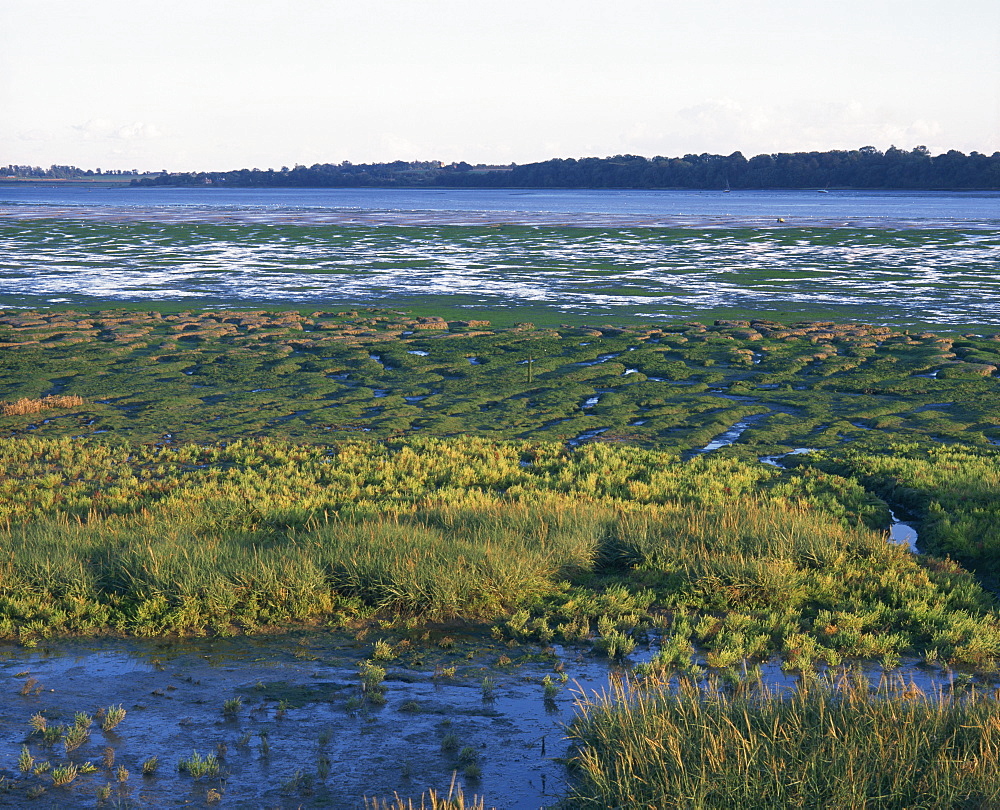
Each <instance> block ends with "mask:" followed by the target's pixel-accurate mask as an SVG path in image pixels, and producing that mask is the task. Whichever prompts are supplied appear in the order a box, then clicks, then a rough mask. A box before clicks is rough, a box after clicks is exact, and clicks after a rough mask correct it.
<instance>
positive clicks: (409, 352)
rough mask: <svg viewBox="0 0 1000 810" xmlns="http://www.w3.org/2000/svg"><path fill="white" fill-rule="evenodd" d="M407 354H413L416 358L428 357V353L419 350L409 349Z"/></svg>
mask: <svg viewBox="0 0 1000 810" xmlns="http://www.w3.org/2000/svg"><path fill="white" fill-rule="evenodd" d="M407 354H415V355H417V356H418V357H427V355H429V354H430V352H425V351H422V350H420V349H411V350H410V351H408V352H407Z"/></svg>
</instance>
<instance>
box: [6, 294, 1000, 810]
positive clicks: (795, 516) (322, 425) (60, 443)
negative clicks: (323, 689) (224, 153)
mask: <svg viewBox="0 0 1000 810" xmlns="http://www.w3.org/2000/svg"><path fill="white" fill-rule="evenodd" d="M0 350H2V353H0V372H2V373H0V397H3V400H4V403H5V404H4V405H3V406H2V407H0V435H2V436H3V438H0V544H2V547H3V549H4V555H3V559H2V561H0V638H4V639H11V640H19V641H21V642H23V643H24V644H27V645H33V644H36V643H37V642H38V640H39V639H41V638H45V637H49V636H52V635H55V634H61V633H65V634H108V633H115V634H133V635H141V636H155V635H162V634H170V633H176V634H220V635H231V634H237V633H253V632H259V631H262V630H265V629H273V628H285V627H289V626H298V627H302V626H315V627H326V628H334V629H340V628H350V629H352V630H353V631H355V632H356V634H357V636H358V638H359V639H360V638H361V637H363V635H364V633H366V632H367V631H368V630H369V629H370V628H371V627H372V626H375V625H376V623H377V626H378V628H379V632H380V633H381V632H382V631H386V632H387V633H388V634H389V635H393V634H394V633H396V632H398V631H403V633H404V635H405V634H406V633H408V632H410V631H413V630H415V629H417V628H418V627H419V626H420V625H421V624H422V623H427V622H446V623H465V624H472V625H476V626H479V627H481V628H483V629H488V630H489V631H490V632H491V633H492V635H493V637H494V638H495V639H496V640H497V641H498V642H509V643H512V644H513V643H514V642H516V641H528V640H531V641H539V642H542V643H543V644H548V643H549V642H554V641H559V642H565V643H576V644H581V645H590V647H591V648H592V649H593V650H594V652H596V653H597V654H600V655H605V656H608V657H609V658H614V659H622V658H625V657H626V656H628V655H629V654H630V653H631V652H632V651H633V650H634V649H635V648H636V646H637V645H638V644H640V643H642V642H645V641H648V640H649V639H651V638H655V639H657V640H658V642H659V651H658V652H657V654H656V655H655V657H654V658H653V659H652V660H651V661H649V662H647V663H645V664H643V665H641V667H637V670H639V672H640V673H641V674H642V675H643V676H645V678H646V684H645V685H644V686H642V687H635V688H633V687H629V689H630V690H631V691H628V692H625V691H619V692H617V693H614V694H612V695H609V696H608V698H607V700H605V701H591V702H588V703H585V704H584V705H583V706H582V707H581V711H582V715H581V718H580V720H579V721H578V722H577V724H576V726H575V731H574V734H576V736H577V739H578V741H579V743H580V750H579V754H578V756H577V757H576V763H577V765H578V767H579V770H578V773H579V775H580V782H579V783H578V787H577V791H576V797H575V798H574V799H572V800H571V801H570V803H569V804H570V806H581V807H590V806H593V807H598V806H600V807H605V806H650V807H671V806H688V805H690V806H705V807H716V806H717V807H726V806H740V807H757V806H759V807H765V806H767V807H772V806H787V805H794V806H849V807H850V806H854V807H860V806H866V805H870V806H885V807H913V806H921V807H951V806H989V805H991V804H994V803H996V801H997V798H998V797H997V796H996V790H995V788H994V787H993V786H992V785H991V782H990V779H989V775H988V766H987V764H986V763H991V762H993V761H995V758H996V753H997V752H996V742H997V741H996V733H997V729H1000V722H998V721H997V719H996V718H997V716H998V713H997V711H996V705H995V702H994V701H993V700H992V699H989V698H985V697H983V696H981V695H969V696H952V695H936V696H925V695H922V694H920V693H918V692H916V691H915V690H913V689H908V690H895V691H894V690H892V689H890V688H889V687H885V688H883V689H882V690H881V691H878V692H875V693H872V692H871V691H870V690H869V689H868V686H867V685H863V684H861V683H860V682H855V681H850V680H849V681H845V682H838V683H836V684H833V683H827V684H824V683H822V682H820V683H817V682H814V681H808V686H807V688H803V689H802V690H800V691H799V692H798V693H796V694H793V695H782V696H778V695H775V694H772V693H770V692H768V691H767V690H766V689H763V688H762V687H756V686H749V685H747V684H746V683H744V684H742V685H739V686H735V687H732V690H731V691H727V690H726V689H721V688H720V689H718V690H715V689H711V690H707V691H706V690H705V689H704V688H696V687H694V686H692V685H691V683H694V682H695V680H696V679H698V678H699V677H700V676H702V675H703V674H704V667H703V666H702V665H705V666H707V668H708V669H709V670H711V671H713V672H717V673H720V674H721V675H722V676H723V677H724V678H725V680H726V682H727V683H733V682H735V681H736V680H737V678H736V674H735V673H736V672H737V671H738V670H739V669H741V668H742V667H743V666H744V665H745V664H746V663H747V662H748V661H749V662H750V663H751V665H752V664H753V662H755V661H763V660H765V659H768V658H770V657H771V656H775V655H777V656H780V659H781V661H782V665H783V666H784V667H785V668H786V669H788V670H799V671H802V672H803V673H806V674H809V673H811V672H812V671H813V670H814V669H820V670H822V669H824V668H825V667H828V666H830V667H832V666H834V665H838V664H840V663H842V662H843V661H845V660H848V659H854V658H862V659H869V660H871V659H874V660H876V661H878V662H879V663H881V664H882V665H884V666H886V667H888V668H891V667H893V666H895V665H896V664H897V663H898V662H899V661H900V657H901V656H904V655H906V656H908V655H914V656H919V657H921V658H922V659H923V660H924V662H926V663H928V664H932V665H958V666H965V667H970V668H975V669H977V670H978V671H979V672H980V673H981V674H986V673H993V672H996V671H997V669H998V665H1000V617H998V614H997V611H996V602H995V600H994V598H993V596H992V595H990V594H989V593H988V592H987V591H985V590H984V589H983V587H982V586H981V584H980V583H979V582H978V581H977V580H976V578H975V577H974V576H973V575H972V574H970V573H968V572H967V571H966V570H964V569H963V568H962V567H961V565H960V564H959V562H960V563H962V564H968V565H969V566H971V567H974V569H975V570H976V571H977V572H978V573H986V574H990V575H992V576H996V575H997V574H998V573H1000V563H998V562H997V560H998V559H1000V534H998V533H997V528H996V526H997V524H998V522H1000V520H998V519H1000V514H998V512H997V510H998V507H997V503H1000V498H998V497H997V495H998V489H1000V450H998V449H996V448H995V447H993V446H992V442H993V441H994V440H996V439H997V438H1000V427H998V425H1000V406H998V405H997V402H998V400H997V398H996V388H997V380H996V378H995V376H994V375H995V373H996V370H997V368H998V367H1000V341H998V340H997V339H996V338H995V337H988V336H987V337H981V336H965V337H962V338H954V337H941V336H938V335H934V334H930V333H907V332H905V331H902V330H893V329H890V328H887V327H870V326H863V325H837V324H833V323H828V322H823V323H799V324H781V323H777V322H773V321H765V320H745V321H736V320H734V321H719V322H716V323H715V324H714V325H711V326H709V325H705V324H701V323H695V322H690V323H684V324H660V325H655V326H654V325H646V326H642V327H611V326H597V327H579V326H573V327H570V326H564V327H560V328H558V329H536V328H534V327H533V326H532V325H530V324H521V325H520V326H518V327H516V328H511V329H495V328H492V327H491V326H490V324H489V323H488V322H485V321H454V322H450V323H449V322H446V321H444V320H443V319H440V318H433V317H423V318H416V317H410V316H407V315H404V314H402V313H399V312H394V311H388V310H374V309H372V310H365V311H349V312H341V313H327V312H316V313H312V314H310V315H302V314H299V313H294V312H282V313H278V312H264V311H258V312H246V311H216V312H202V313H196V312H186V313H181V314H177V315H163V314H160V313H129V312H125V311H116V312H114V311H108V312H98V313H48V314H45V313H29V312H19V313H9V312H8V313H0ZM737 425H738V426H741V427H743V426H745V427H746V429H745V431H744V432H742V433H741V434H740V435H739V437H738V439H737V438H736V437H735V436H734V437H733V438H734V440H736V443H735V444H733V445H732V446H729V447H726V448H725V449H723V450H720V451H719V452H717V453H710V454H698V453H697V452H696V451H698V450H699V449H701V448H704V447H705V445H706V444H708V443H709V442H710V441H711V440H713V439H715V438H716V437H718V436H719V435H720V434H722V433H723V432H725V431H728V430H731V429H733V428H734V426H737ZM95 434H101V435H95ZM794 448H816V452H813V453H809V454H806V455H796V456H789V457H787V458H786V464H787V466H788V467H789V469H779V468H777V467H773V466H768V465H765V464H761V463H760V462H759V461H758V457H760V456H764V455H772V454H780V453H782V452H787V451H789V450H792V449H794ZM883 499H884V500H883ZM890 505H891V506H892V507H893V508H895V509H897V510H901V511H903V512H904V513H905V514H906V515H907V517H909V518H911V519H913V520H915V521H917V522H918V528H919V530H920V542H921V549H922V550H924V551H926V552H930V553H931V554H935V555H942V556H929V555H913V554H911V553H910V552H909V551H907V550H906V549H904V548H900V547H898V546H894V545H891V544H889V543H887V542H886V537H885V532H884V529H885V527H886V526H887V525H888V524H889V520H890V518H889V508H888V507H889V506H890ZM943 555H950V556H951V557H954V558H955V559H957V560H958V561H959V562H954V561H952V559H949V558H948V557H947V556H943ZM359 625H365V626H364V627H359ZM446 632H451V631H450V630H447V631H446ZM394 637H396V638H398V636H394ZM446 640H447V639H442V640H441V642H440V644H441V646H442V647H444V646H445V641H446ZM448 641H449V643H453V642H451V641H450V640H448ZM401 643H402V642H401ZM696 653H697V655H696ZM397 654H398V649H397V648H396V647H394V646H393V644H392V643H390V642H389V641H387V640H386V639H384V638H383V639H374V640H373V646H372V649H371V659H370V660H364V661H360V662H359V664H358V666H359V669H358V678H359V681H360V684H361V692H360V694H361V696H362V697H358V696H357V695H355V696H353V697H352V698H351V701H349V703H350V702H353V703H352V705H354V707H355V709H356V710H357V711H364V712H367V711H369V710H377V709H378V707H379V706H381V705H382V704H383V703H385V702H386V700H387V697H386V696H387V695H388V696H389V697H390V698H391V697H392V690H387V689H386V688H385V684H384V680H385V678H386V674H387V673H386V667H388V666H390V665H391V663H390V662H393V661H394V659H395V658H396V656H397ZM510 663H511V659H510V658H509V657H507V656H506V655H501V656H500V657H499V659H498V664H499V665H504V664H510ZM677 673H681V675H682V677H683V678H690V679H691V683H688V681H687V680H682V685H681V687H680V689H679V691H676V692H671V691H669V690H668V689H665V688H661V687H662V685H663V684H664V683H667V682H668V681H669V678H670V677H673V676H675V675H677ZM453 675H454V667H449V668H444V669H443V670H442V672H441V676H442V677H444V678H450V677H452V676H453ZM657 683H659V684H660V686H657V685H656V684H657ZM702 685H703V686H704V683H703V682H702ZM560 686H561V681H557V680H555V679H554V677H550V678H548V679H547V680H543V681H542V696H543V698H548V699H549V700H552V699H553V698H554V697H555V696H556V695H557V694H558V693H559V689H560ZM355 689H357V687H355ZM40 691H41V686H40V685H39V684H38V683H37V681H35V680H34V679H30V678H29V679H28V680H26V681H25V683H24V684H23V686H22V688H21V694H22V695H23V696H25V697H28V696H37V695H38V693H39V692H40ZM482 691H483V697H484V700H488V699H489V698H490V696H491V695H492V691H493V689H492V682H491V681H490V680H489V678H488V677H487V678H484V679H483V681H482ZM217 705H218V704H217ZM414 705H416V704H414ZM239 709H240V702H239V699H234V700H232V701H226V702H225V703H223V704H222V712H223V715H224V716H225V717H230V718H235V717H237V716H238V714H239ZM122 717H124V709H123V708H122V707H121V706H117V707H115V706H112V707H109V708H108V709H106V710H105V711H103V712H102V713H100V714H99V716H98V718H97V719H98V721H99V722H100V724H101V727H102V729H103V730H104V731H106V732H109V733H110V732H111V730H112V729H113V728H114V726H115V725H116V724H117V722H120V721H121V719H122ZM31 724H32V728H33V729H34V734H35V735H38V738H39V739H40V740H41V743H40V744H41V745H43V746H44V747H46V748H47V749H51V748H53V747H54V746H56V745H57V744H61V745H62V747H63V748H64V749H65V753H66V755H67V756H69V754H70V752H71V751H74V750H78V748H79V747H80V746H83V745H86V743H87V739H88V736H89V734H90V725H91V723H90V718H89V717H88V716H86V715H81V716H80V717H78V718H77V721H76V722H75V723H74V724H73V725H72V726H69V725H56V724H47V722H46V720H45V718H44V716H43V715H41V714H38V715H36V716H35V717H33V718H32V721H31ZM259 737H260V752H261V754H262V755H266V754H267V753H268V750H269V743H268V737H267V732H266V729H264V730H261V731H260V732H259ZM249 739H250V737H249V735H246V737H245V740H244V743H243V745H246V744H247V741H248V740H249ZM445 739H446V741H450V737H446V738H445ZM452 742H454V746H453V748H454V753H455V754H456V755H458V759H459V760H460V761H459V763H458V764H460V765H461V766H462V767H463V768H464V769H465V770H464V773H465V775H466V778H469V779H472V778H478V776H479V775H480V765H479V763H478V762H477V761H476V760H474V759H471V758H470V757H469V756H466V757H465V760H467V761H461V760H462V756H461V755H460V754H459V751H460V747H459V745H458V739H457V737H456V738H455V739H454V740H453V741H452ZM442 745H443V746H444V745H445V744H444V743H442ZM448 750H451V749H450V748H449V749H448ZM463 750H464V749H463ZM469 750H470V751H471V750H472V749H469ZM34 757H35V755H34V753H32V750H31V749H30V748H26V749H24V750H23V751H22V756H21V759H20V760H19V761H18V767H19V768H20V770H21V771H22V772H24V773H29V772H30V773H34V774H35V775H36V776H38V775H40V774H43V773H45V774H48V773H49V770H50V769H51V775H48V776H46V777H45V780H42V781H38V780H36V783H35V784H33V787H32V790H38V791H41V790H44V789H45V788H46V787H49V786H54V785H57V784H69V782H71V781H73V780H74V779H77V773H76V772H72V773H71V771H70V770H69V766H62V765H57V764H55V763H50V762H48V761H45V762H42V763H38V762H36V761H35V758H34ZM149 763H152V764H150V766H149V770H150V772H151V771H152V769H153V768H155V759H152V760H149V761H148V762H147V764H149ZM107 767H108V768H109V769H110V767H111V764H108V765H107ZM179 767H180V768H181V770H182V771H184V772H186V773H190V774H191V775H193V776H198V775H202V774H211V773H215V772H216V770H217V769H218V761H217V758H216V757H215V756H214V755H213V756H208V757H201V756H200V755H198V754H197V753H195V754H192V757H191V758H190V759H187V760H183V761H182V762H181V763H180V766H179ZM324 767H326V766H324ZM58 768H65V769H66V770H57V769H58ZM146 770H147V769H146V766H145V765H144V766H143V771H144V772H146ZM84 773H85V772H84V771H80V774H84ZM789 774H793V775H794V777H793V778H790V777H789ZM57 775H58V780H59V781H57V779H56V776H57ZM300 777H301V774H297V775H296V776H295V777H293V779H292V780H291V781H290V782H289V783H288V790H289V791H293V790H294V791H298V790H300V789H303V784H302V779H300ZM127 778H128V771H127V770H124V779H127ZM64 780H65V781H64ZM460 800H461V799H460ZM421 801H423V799H421ZM431 801H432V802H436V804H434V806H442V807H446V806H460V805H453V804H448V803H444V804H442V803H440V802H442V801H445V802H447V801H448V800H443V799H442V798H441V797H440V796H436V795H432V796H431ZM403 802H404V800H403V799H397V804H393V805H387V806H393V807H395V806H399V807H403V806H408V805H404V804H403ZM574 803H575V804H574Z"/></svg>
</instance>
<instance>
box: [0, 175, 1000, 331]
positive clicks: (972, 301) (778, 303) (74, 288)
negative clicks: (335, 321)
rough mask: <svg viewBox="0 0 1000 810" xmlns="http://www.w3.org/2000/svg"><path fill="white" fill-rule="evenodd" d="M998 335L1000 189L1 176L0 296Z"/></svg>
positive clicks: (19, 301)
mask: <svg viewBox="0 0 1000 810" xmlns="http://www.w3.org/2000/svg"><path fill="white" fill-rule="evenodd" d="M143 302H150V303H153V302H156V303H165V302H168V303H169V302H186V303H190V304H191V305H196V306H223V307H239V306H244V307H261V306H295V307H305V308H308V307H330V306H333V307H337V306H348V307H351V306H359V305H360V306H364V305H373V306H388V305H392V306H403V307H416V308H421V309H424V310H427V311H434V310H445V311H448V312H456V311H457V312H461V311H463V310H469V311H471V312H470V316H472V315H473V314H474V313H482V312H483V311H485V310H492V311H494V312H496V311H503V310H511V311H517V312H518V313H526V314H527V316H528V317H534V318H538V319H541V320H546V319H548V320H553V319H559V318H563V319H571V318H576V319H580V318H598V317H599V318H602V319H604V320H614V319H616V318H618V319H622V318H625V319H628V320H633V321H634V320H636V319H670V320H676V319H684V318H690V317H700V316H702V315H705V314H706V313H709V314H715V315H720V316H721V315H730V316H732V315H736V314H740V313H742V314H753V315H756V316H758V317H776V318H786V319H789V318H790V319H797V318H798V319H821V318H830V319H840V320H863V321H867V322H874V323H880V324H881V323H885V324H891V325H895V326H911V325H912V326H921V327H939V328H962V327H967V326H968V327H972V326H996V325H1000V193H996V192H982V193H972V192H970V193H947V192H908V193H903V192H837V191H831V192H829V193H817V192H816V191H781V192H775V191H752V192H751V191H734V192H731V193H724V192H722V191H706V192H696V191H617V190H596V191H575V190H511V189H508V190H486V189H461V190H445V189H264V190H260V189H219V188H211V187H205V188H191V189H169V188H163V189H157V188H152V189H142V188H127V187H126V188H99V187H87V186H67V185H56V186H41V185H0V306H5V307H30V308H38V307H41V308H45V307H49V306H60V305H62V306H66V305H72V306H81V307H87V308H95V307H100V306H108V305H115V304H116V303H130V304H137V303H138V304H141V303H143Z"/></svg>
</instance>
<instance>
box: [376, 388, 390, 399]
mask: <svg viewBox="0 0 1000 810" xmlns="http://www.w3.org/2000/svg"><path fill="white" fill-rule="evenodd" d="M372 396H373V397H375V399H382V398H383V397H387V396H389V389H388V388H373V389H372Z"/></svg>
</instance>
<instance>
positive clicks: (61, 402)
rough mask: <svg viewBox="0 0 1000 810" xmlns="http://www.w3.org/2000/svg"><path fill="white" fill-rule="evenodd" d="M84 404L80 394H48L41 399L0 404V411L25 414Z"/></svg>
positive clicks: (25, 399) (11, 414) (7, 413)
mask: <svg viewBox="0 0 1000 810" xmlns="http://www.w3.org/2000/svg"><path fill="white" fill-rule="evenodd" d="M79 405H83V397H78V396H47V397H42V398H41V399H29V398H27V397H26V398H24V399H19V400H17V401H16V402H5V403H3V404H2V405H0V413H2V414H3V415H4V416H23V415H25V414H29V413H38V412H39V411H45V410H49V409H50V408H75V407H77V406H79Z"/></svg>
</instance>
